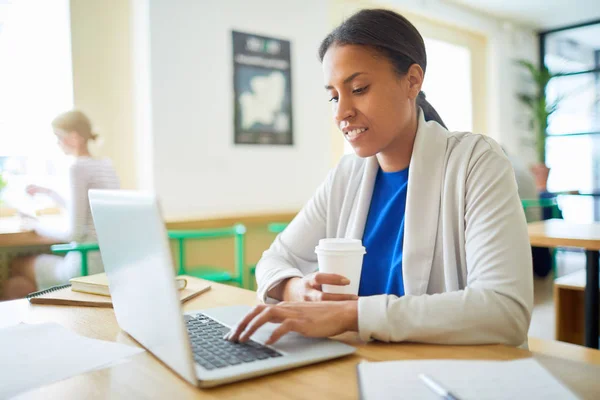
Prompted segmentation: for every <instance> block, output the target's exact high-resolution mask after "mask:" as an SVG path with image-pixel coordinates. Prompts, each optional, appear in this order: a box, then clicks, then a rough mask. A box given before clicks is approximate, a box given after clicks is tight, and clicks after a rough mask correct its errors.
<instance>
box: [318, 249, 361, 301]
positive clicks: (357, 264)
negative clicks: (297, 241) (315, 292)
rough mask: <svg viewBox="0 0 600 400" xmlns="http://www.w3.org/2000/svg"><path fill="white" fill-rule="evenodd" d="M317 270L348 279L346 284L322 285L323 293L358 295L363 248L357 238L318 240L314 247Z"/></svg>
mask: <svg viewBox="0 0 600 400" xmlns="http://www.w3.org/2000/svg"><path fill="white" fill-rule="evenodd" d="M315 253H317V259H318V263H319V272H324V273H326V274H337V275H342V276H345V277H346V278H348V279H349V280H350V284H349V285H347V286H336V285H323V292H325V293H343V294H355V295H358V287H359V284H360V273H361V269H362V262H363V257H364V254H365V248H364V246H363V245H362V241H361V240H359V239H347V238H328V239H321V240H319V245H318V246H317V247H316V248H315Z"/></svg>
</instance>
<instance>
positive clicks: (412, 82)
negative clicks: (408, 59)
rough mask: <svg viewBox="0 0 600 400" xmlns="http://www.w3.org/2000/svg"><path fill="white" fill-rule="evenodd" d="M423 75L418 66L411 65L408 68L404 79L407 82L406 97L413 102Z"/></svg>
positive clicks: (419, 88) (421, 84)
mask: <svg viewBox="0 0 600 400" xmlns="http://www.w3.org/2000/svg"><path fill="white" fill-rule="evenodd" d="M424 77H425V73H424V72H423V68H421V66H420V65H419V64H413V65H411V66H410V67H409V68H408V72H407V73H406V79H407V81H408V96H409V97H410V98H411V100H414V99H416V98H417V96H418V95H419V92H420V91H421V87H422V86H423V78H424Z"/></svg>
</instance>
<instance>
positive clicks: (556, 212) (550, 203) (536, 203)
mask: <svg viewBox="0 0 600 400" xmlns="http://www.w3.org/2000/svg"><path fill="white" fill-rule="evenodd" d="M521 204H522V205H523V211H524V212H525V214H527V209H530V208H540V209H542V210H543V209H544V208H549V209H550V210H551V216H552V218H562V214H561V212H560V208H559V207H558V200H557V198H556V197H552V198H548V199H524V200H521ZM556 253H557V249H556V248H554V247H553V248H551V249H550V258H551V260H552V274H553V276H554V278H555V279H556V277H557V263H556Z"/></svg>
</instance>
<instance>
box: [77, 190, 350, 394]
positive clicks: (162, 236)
mask: <svg viewBox="0 0 600 400" xmlns="http://www.w3.org/2000/svg"><path fill="white" fill-rule="evenodd" d="M89 200H90V206H91V210H92V216H93V219H94V224H95V226H96V232H97V235H98V244H99V246H100V251H101V254H102V260H103V263H104V269H105V271H106V275H107V277H108V282H109V288H110V293H111V296H112V302H113V307H114V310H115V315H116V318H117V322H118V324H119V326H120V327H121V329H122V330H124V331H125V332H127V333H128V334H129V335H130V336H131V337H132V338H133V339H135V340H136V341H137V342H138V343H140V344H141V345H142V346H143V347H144V348H146V349H147V350H148V351H149V352H150V353H152V354H153V355H154V356H155V357H156V358H158V359H159V360H160V361H162V362H163V363H164V364H166V365H167V366H168V367H169V368H171V369H172V370H173V371H174V372H175V373H177V374H178V375H180V376H181V377H182V378H183V379H185V380H186V381H188V382H189V383H191V384H192V385H196V386H198V387H212V386H217V385H221V384H225V383H229V382H235V381H239V380H242V379H248V378H252V377H256V376H260V375H266V374H270V373H273V372H276V371H282V370H287V369H291V368H295V367H299V366H302V365H307V364H313V363H317V362H320V361H325V360H329V359H333V358H337V357H342V356H345V355H349V354H352V353H354V352H355V350H356V349H355V348H354V347H351V346H348V345H346V344H344V343H340V342H337V341H334V340H330V339H314V338H306V337H303V336H301V335H299V334H296V333H289V334H287V335H285V336H284V337H283V338H282V339H280V340H279V342H277V343H275V344H274V345H271V346H266V345H264V343H265V342H266V340H267V339H268V338H269V336H270V334H271V333H272V332H273V330H274V329H275V328H277V326H278V325H277V324H271V323H268V324H266V325H265V326H263V327H262V328H261V329H259V330H258V331H257V332H256V333H255V334H254V336H253V337H252V340H251V341H249V342H247V343H245V344H244V343H231V342H229V341H226V340H224V339H223V335H224V334H225V333H226V332H228V331H229V330H230V329H231V328H232V327H234V326H235V325H236V324H237V323H238V322H239V321H240V319H241V318H242V317H243V316H244V315H246V313H248V312H249V311H250V307H248V306H244V305H240V306H231V307H217V308H211V309H205V310H198V311H191V312H186V313H183V312H182V309H181V303H180V301H179V296H178V295H177V289H176V287H175V279H174V278H175V268H174V266H173V261H172V258H171V249H170V246H169V241H168V236H167V231H166V228H165V224H164V222H163V220H162V217H161V213H160V210H159V205H158V200H157V198H156V196H155V195H154V194H152V193H143V192H134V191H121V190H94V189H92V190H90V191H89Z"/></svg>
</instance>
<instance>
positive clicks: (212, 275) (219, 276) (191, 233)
mask: <svg viewBox="0 0 600 400" xmlns="http://www.w3.org/2000/svg"><path fill="white" fill-rule="evenodd" d="M245 235H246V227H245V226H244V225H241V224H238V225H234V226H233V227H230V228H220V229H201V230H173V231H169V238H170V239H173V240H176V241H177V246H178V253H179V263H178V271H177V274H178V275H182V274H187V275H191V276H195V277H198V278H202V279H206V280H209V281H213V282H220V283H236V284H237V285H238V286H240V287H244V260H245V256H244V240H245ZM228 237H233V238H234V247H235V270H236V274H235V276H234V275H232V274H231V273H230V272H228V271H222V270H219V269H218V268H215V267H212V266H200V267H196V268H194V269H193V270H190V271H188V270H187V267H186V265H185V241H186V240H211V239H221V238H228Z"/></svg>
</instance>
